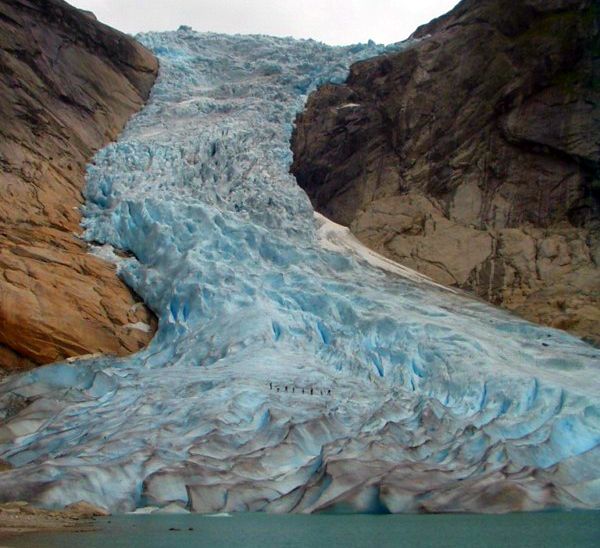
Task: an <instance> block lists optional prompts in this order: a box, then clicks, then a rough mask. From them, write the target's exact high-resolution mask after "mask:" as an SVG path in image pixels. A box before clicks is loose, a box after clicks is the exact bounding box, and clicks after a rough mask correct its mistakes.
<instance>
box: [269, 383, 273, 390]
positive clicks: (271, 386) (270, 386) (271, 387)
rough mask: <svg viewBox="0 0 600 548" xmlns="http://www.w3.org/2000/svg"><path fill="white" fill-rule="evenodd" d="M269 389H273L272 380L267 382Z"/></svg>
mask: <svg viewBox="0 0 600 548" xmlns="http://www.w3.org/2000/svg"><path fill="white" fill-rule="evenodd" d="M269 390H273V383H272V382H270V383H269Z"/></svg>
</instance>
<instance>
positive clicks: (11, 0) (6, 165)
mask: <svg viewBox="0 0 600 548" xmlns="http://www.w3.org/2000/svg"><path fill="white" fill-rule="evenodd" d="M157 71H158V62H157V60H156V58H155V57H154V56H153V55H152V54H151V53H150V52H149V51H148V50H146V49H145V48H144V47H143V46H142V45H140V44H138V43H137V42H136V41H135V40H134V39H133V38H131V37H129V36H126V35H124V34H122V33H120V32H117V31H115V30H113V29H111V28H109V27H107V26H105V25H103V24H101V23H99V22H98V21H96V20H95V18H94V17H93V16H92V15H91V14H89V13H87V12H82V11H80V10H77V9H75V8H73V7H71V6H69V5H68V4H66V3H64V2H62V1H61V0H36V1H27V0H0V191H1V193H2V200H1V201H0V371H1V370H5V371H7V370H8V371H13V370H18V369H23V368H28V367H31V366H34V365H38V364H44V363H48V362H52V361H56V360H60V359H64V358H67V357H69V356H76V355H82V354H88V353H94V352H108V353H116V354H126V353H130V352H133V351H136V350H138V349H139V348H141V347H143V346H144V345H145V344H146V343H147V342H148V341H149V339H150V337H151V336H152V333H153V332H154V325H155V320H154V316H153V315H152V313H151V312H150V311H148V310H147V309H146V308H145V307H144V306H143V305H142V304H141V303H138V302H137V301H138V300H139V299H137V298H136V297H135V295H133V294H132V293H131V291H130V290H129V289H128V288H127V287H126V286H125V284H124V283H123V282H122V281H121V280H119V278H118V277H117V275H116V272H115V268H114V266H112V265H111V264H109V263H107V262H105V261H102V260H100V259H98V258H96V257H94V256H92V255H90V254H88V252H87V251H88V250H87V245H86V244H85V243H84V242H83V241H81V240H80V239H79V237H78V234H79V233H81V228H80V226H79V222H80V217H81V215H80V211H79V206H80V205H81V204H82V203H83V198H82V193H81V191H82V189H83V186H84V178H85V166H86V163H87V162H89V161H90V160H91V158H92V155H93V154H94V152H95V151H96V150H98V149H99V148H101V147H102V146H104V145H105V144H106V143H108V142H109V141H111V140H114V139H115V138H116V137H117V135H118V134H119V132H120V131H121V130H122V128H123V126H124V124H125V122H126V121H127V120H128V118H129V117H130V116H131V115H132V114H133V113H134V112H136V111H138V110H139V109H140V108H141V107H142V105H143V104H144V102H145V100H146V99H147V98H148V95H149V93H150V89H151V87H152V85H153V83H154V80H155V78H156V75H157Z"/></svg>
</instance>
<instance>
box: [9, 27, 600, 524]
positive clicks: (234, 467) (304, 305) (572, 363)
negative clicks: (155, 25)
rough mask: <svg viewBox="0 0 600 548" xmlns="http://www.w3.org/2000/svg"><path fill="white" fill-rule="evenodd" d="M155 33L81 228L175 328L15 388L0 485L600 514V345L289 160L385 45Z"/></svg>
mask: <svg viewBox="0 0 600 548" xmlns="http://www.w3.org/2000/svg"><path fill="white" fill-rule="evenodd" d="M139 39H140V40H141V41H142V43H144V45H146V46H147V47H148V48H150V49H151V50H152V51H153V52H154V53H155V54H156V55H157V56H158V57H159V60H160V63H161V69H160V75H159V78H158V81H157V83H156V84H155V87H154V89H153V91H152V95H151V98H150V100H149V102H148V104H147V106H146V107H145V109H144V110H143V111H141V112H140V113H139V114H138V115H136V116H135V117H134V118H133V119H132V120H131V121H130V123H129V124H128V126H127V128H126V130H125V131H124V133H123V134H122V135H121V137H120V138H119V140H118V141H117V142H115V143H113V144H111V145H109V146H107V147H106V148H105V149H103V150H102V151H100V152H99V153H98V154H97V156H96V157H95V159H94V161H93V163H92V164H91V165H90V166H89V169H88V180H87V189H86V206H85V211H84V220H83V227H84V229H85V238H86V239H87V240H88V241H89V242H90V243H91V244H93V246H95V249H96V250H97V252H98V253H99V254H101V255H103V256H105V257H109V258H112V260H114V261H115V262H117V263H118V269H119V273H120V275H121V276H122V277H123V279H124V280H125V281H126V282H127V284H128V285H129V286H130V287H132V288H133V290H135V291H136V292H137V293H138V294H139V295H140V296H141V297H142V298H143V300H144V301H145V302H146V303H147V304H148V306H149V307H150V308H151V309H152V310H153V311H154V312H155V313H156V314H157V316H158V318H159V321H160V322H159V329H158V331H157V333H156V335H155V337H154V339H153V340H152V342H151V344H150V345H149V346H148V347H147V348H146V349H144V350H142V351H140V352H139V353H137V354H135V355H133V356H130V357H127V358H115V357H111V356H94V357H90V358H88V359H81V360H70V361H68V362H63V363H58V364H53V365H50V366H45V367H41V368H38V369H36V370H33V371H31V372H28V373H26V374H21V375H13V376H11V377H8V378H6V379H4V380H3V381H2V382H1V383H0V409H1V411H0V418H1V419H2V422H1V423H0V458H2V459H4V460H6V461H8V462H10V463H11V464H12V465H13V467H14V468H12V469H11V470H9V471H6V472H3V473H2V475H1V479H0V499H2V500H9V499H25V500H29V501H32V502H34V503H35V504H38V505H42V506H46V507H62V506H64V505H66V504H69V503H72V502H75V501H78V500H82V499H83V500H87V501H89V502H92V503H94V504H98V505H101V506H105V507H107V508H109V509H110V510H112V511H117V512H125V511H133V510H135V509H136V508H137V509H139V510H141V511H150V510H152V509H154V508H168V509H169V511H172V510H173V508H181V509H184V508H185V509H188V510H192V511H196V512H207V513H209V512H238V511H267V512H318V511H340V512H342V511H354V512H419V511H431V512H434V511H435V512H441V511H487V512H503V511H510V510H537V509H544V508H552V507H563V508H576V507H585V508H599V507H600V351H599V350H598V349H595V348H593V347H591V346H589V345H587V344H586V343H584V342H583V341H581V340H579V339H576V338H574V337H572V336H570V335H568V334H566V333H564V332H560V331H557V330H553V329H548V328H544V327H540V326H536V325H533V324H531V323H528V322H526V321H523V320H520V319H518V318H516V317H514V316H512V315H510V314H508V313H506V312H503V311H501V310H499V309H496V308H493V307H491V306H489V305H486V304H485V303H481V302H479V301H476V300H474V299H471V298H469V297H467V296H465V295H463V294H461V293H460V292H456V291H451V290H448V289H445V288H443V287H440V286H438V285H436V284H434V283H433V282H431V281H430V280H428V279H427V278H425V277H423V276H420V275H418V274H417V273H415V272H412V271H410V270H408V269H406V268H403V267H401V266H400V265H397V264H395V263H392V262H391V261H389V260H387V259H384V258H383V257H379V256H377V255H376V254H375V253H373V252H371V251H369V250H366V249H365V248H363V247H362V246H361V245H360V243H359V242H358V241H356V240H354V239H353V238H352V236H351V235H350V234H349V233H348V231H347V229H345V228H344V227H340V226H337V225H335V224H333V223H332V222H330V221H328V220H327V219H325V218H323V217H320V216H319V215H316V214H315V213H314V212H313V210H312V207H311V205H310V202H309V200H308V198H307V197H306V195H305V194H304V192H303V191H302V190H301V189H300V188H299V187H298V186H297V184H296V182H295V180H294V178H293V177H292V176H291V175H290V174H289V165H290V162H291V151H290V147H289V139H290V134H291V130H292V124H293V120H294V117H295V114H296V112H298V111H299V110H300V109H301V108H302V106H303V104H304V102H305V100H306V97H307V94H309V93H310V92H311V91H312V90H313V89H315V88H316V87H317V86H318V85H320V84H322V83H324V82H336V81H337V82H339V81H341V80H343V79H344V78H345V76H346V74H347V70H348V67H349V65H350V64H351V63H352V62H354V61H357V60H360V59H362V58H366V57H369V56H373V55H376V54H380V53H384V52H385V51H386V50H385V48H383V47H381V46H377V45H375V44H373V43H369V44H366V45H357V46H349V47H330V46H326V45H324V44H321V43H318V42H315V41H312V40H294V39H291V38H274V37H266V36H228V35H220V34H213V33H197V32H195V31H193V30H191V29H189V28H187V27H181V28H180V29H179V30H178V31H173V32H166V33H148V34H143V35H140V36H139ZM397 47H400V46H397ZM401 47H410V43H408V44H405V45H403V46H401ZM115 248H120V249H123V250H127V251H129V252H130V255H129V256H123V254H116V253H114V249H115ZM138 327H139V328H143V326H138Z"/></svg>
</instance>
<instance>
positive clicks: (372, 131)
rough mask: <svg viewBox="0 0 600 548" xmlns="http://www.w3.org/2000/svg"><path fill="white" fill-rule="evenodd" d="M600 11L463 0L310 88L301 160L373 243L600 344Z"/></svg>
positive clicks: (313, 185)
mask: <svg viewBox="0 0 600 548" xmlns="http://www.w3.org/2000/svg"><path fill="white" fill-rule="evenodd" d="M599 28H600V8H598V4H597V3H596V2H594V1H593V0H553V1H551V2H549V1H546V0H518V1H514V0H510V1H509V0H464V1H463V2H461V3H460V4H459V5H458V6H457V7H456V8H455V9H454V10H453V11H451V12H450V13H449V14H447V15H445V16H443V17H441V18H439V19H437V20H434V21H432V22H431V23H429V24H428V25H425V26H423V27H421V28H419V29H418V30H417V32H416V33H415V34H414V36H413V37H414V38H415V39H416V42H415V43H414V44H413V45H411V46H409V47H408V48H407V49H405V50H403V51H400V52H396V53H390V54H386V55H383V56H380V57H376V58H374V59H369V60H366V61H364V62H360V63H357V64H355V65H353V66H352V68H351V71H350V75H349V77H348V80H347V82H346V84H344V85H339V86H336V85H326V86H323V87H322V88H320V89H319V90H317V91H316V92H315V93H314V94H312V95H311V96H310V98H309V100H308V104H307V107H306V110H305V112H304V113H303V114H301V115H299V116H298V119H297V121H296V129H295V131H294V135H293V139H292V148H293V151H294V163H293V166H292V172H293V173H294V174H295V175H296V178H297V180H298V183H299V184H300V186H301V187H302V188H304V189H305V190H306V192H307V193H308V195H309V197H310V198H311V201H312V202H313V205H314V206H315V208H316V209H317V210H319V211H321V212H322V213H324V214H325V215H327V216H328V217H330V218H331V219H333V220H334V221H336V222H338V223H342V224H345V225H347V226H349V227H350V228H351V230H352V231H353V232H354V233H355V234H356V236H357V237H358V238H360V239H361V240H362V241H363V242H364V243H365V244H367V245H369V246H371V247H372V248H373V249H375V250H377V251H378V252H380V253H383V254H385V255H387V256H388V257H390V258H392V259H394V260H396V261H398V262H400V263H403V264H405V265H407V266H409V267H412V268H415V269H416V270H419V271H421V272H424V273H425V274H427V275H429V276H431V277H432V278H434V279H435V280H437V281H440V282H442V283H445V284H448V285H454V286H459V287H462V288H466V289H471V290H473V291H475V292H476V293H477V294H478V295H480V296H481V297H484V298H485V299H488V300H489V301H491V302H492V303H496V304H500V305H502V306H505V307H506V308H508V309H511V310H514V311H515V312H517V313H519V314H521V315H522V316H524V317H525V318H528V319H530V320H533V321H537V322H540V323H544V324H548V325H551V326H555V327H559V328H563V329H567V330H570V331H572V332H573V333H575V334H578V335H580V336H583V337H587V338H588V339H589V340H591V341H595V342H596V343H598V342H600V270H599V268H598V265H599V263H600V220H599V208H600V108H599V106H598V105H599V103H600V31H599Z"/></svg>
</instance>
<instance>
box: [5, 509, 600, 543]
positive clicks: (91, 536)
mask: <svg viewBox="0 0 600 548" xmlns="http://www.w3.org/2000/svg"><path fill="white" fill-rule="evenodd" d="M96 525H97V531H94V532H82V533H51V534H48V533H45V534H29V535H24V536H21V537H14V538H10V539H6V540H4V541H3V542H2V543H1V544H2V545H3V546H6V547H8V546H10V547H14V548H22V547H27V548H31V547H33V546H35V547H36V548H65V547H74V548H79V547H81V548H166V547H171V546H173V547H177V548H188V547H190V548H191V547H198V546H200V547H203V546H207V547H208V546H210V547H220V546H224V547H228V548H235V547H238V546H239V547H243V548H253V547H261V548H268V547H271V546H275V547H279V546H282V547H305V546H309V547H319V548H320V547H324V548H337V547H363V546H365V547H376V548H379V547H387V546H394V547H404V546H406V547H410V548H417V547H429V546H431V547H434V546H435V547H444V546H448V547H460V548H470V547H478V548H479V547H484V548H493V547H510V548H520V547H532V548H552V547H557V548H558V547H559V548H569V547H577V548H580V547H588V546H590V547H592V546H593V547H594V548H597V547H600V512H544V513H529V514H506V515H496V516H493V515H491V516H489V515H473V514H455V515H448V514H445V515H363V514H361V515H334V514H320V515H273V514H235V515H232V516H230V517H224V516H214V517H210V516H204V515H198V514H191V515H188V514H185V515H181V514H160V515H159V514H154V515H117V516H111V517H109V518H101V519H97V520H96Z"/></svg>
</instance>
